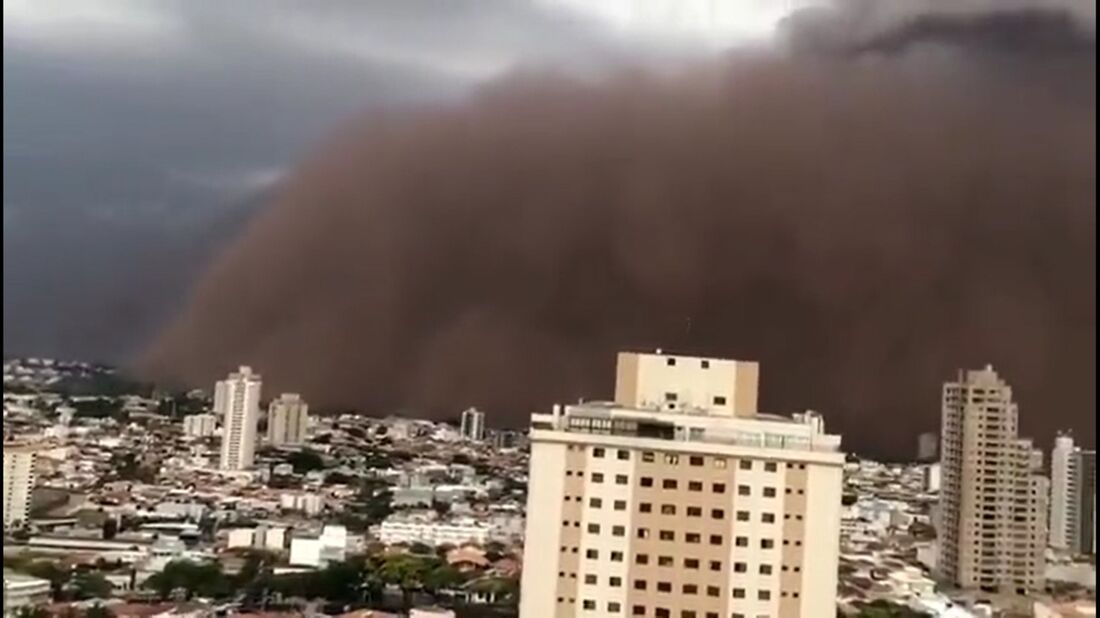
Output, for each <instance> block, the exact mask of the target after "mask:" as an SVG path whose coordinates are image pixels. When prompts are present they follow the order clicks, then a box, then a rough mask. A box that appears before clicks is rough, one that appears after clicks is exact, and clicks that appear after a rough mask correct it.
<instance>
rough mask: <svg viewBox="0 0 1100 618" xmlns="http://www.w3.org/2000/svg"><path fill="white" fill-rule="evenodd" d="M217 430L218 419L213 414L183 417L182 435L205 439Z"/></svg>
mask: <svg viewBox="0 0 1100 618" xmlns="http://www.w3.org/2000/svg"><path fill="white" fill-rule="evenodd" d="M217 429H218V417H217V416H215V415H213V414H188V415H187V416H185V417H183V435H185V436H188V437H191V438H207V437H209V436H212V435H214V433H215V431H216V430H217Z"/></svg>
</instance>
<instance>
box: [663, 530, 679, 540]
mask: <svg viewBox="0 0 1100 618" xmlns="http://www.w3.org/2000/svg"><path fill="white" fill-rule="evenodd" d="M659 538H660V539H661V540H662V541H675V540H676V533H675V532H673V531H672V530H661V534H660V537H659Z"/></svg>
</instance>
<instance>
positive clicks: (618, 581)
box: [607, 577, 623, 588]
mask: <svg viewBox="0 0 1100 618" xmlns="http://www.w3.org/2000/svg"><path fill="white" fill-rule="evenodd" d="M607 585H609V586H611V587H612V588H622V586H623V578H621V577H610V578H608V580H607Z"/></svg>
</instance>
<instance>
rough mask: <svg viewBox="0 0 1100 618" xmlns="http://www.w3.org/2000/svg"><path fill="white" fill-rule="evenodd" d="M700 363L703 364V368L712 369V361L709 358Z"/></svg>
mask: <svg viewBox="0 0 1100 618" xmlns="http://www.w3.org/2000/svg"><path fill="white" fill-rule="evenodd" d="M699 364H700V365H702V366H703V369H710V361H709V360H705V361H702V362H700V363H699Z"/></svg>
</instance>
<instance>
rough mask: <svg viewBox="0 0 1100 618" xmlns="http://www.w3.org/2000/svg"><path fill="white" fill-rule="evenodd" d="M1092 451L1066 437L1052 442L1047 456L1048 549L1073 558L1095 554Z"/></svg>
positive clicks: (1094, 464) (1094, 452)
mask: <svg viewBox="0 0 1100 618" xmlns="http://www.w3.org/2000/svg"><path fill="white" fill-rule="evenodd" d="M1095 499H1096V451H1088V450H1084V449H1082V448H1081V447H1079V446H1076V445H1075V444H1074V443H1073V437H1072V436H1070V435H1069V434H1064V433H1063V434H1059V435H1058V437H1056V438H1055V439H1054V449H1053V450H1052V451H1051V454H1050V546H1051V547H1054V548H1056V549H1061V550H1065V551H1068V552H1072V553H1074V554H1091V553H1095V551H1096V550H1095V549H1094V547H1095V538H1094V537H1095V536H1096V510H1095V506H1094V505H1095Z"/></svg>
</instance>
